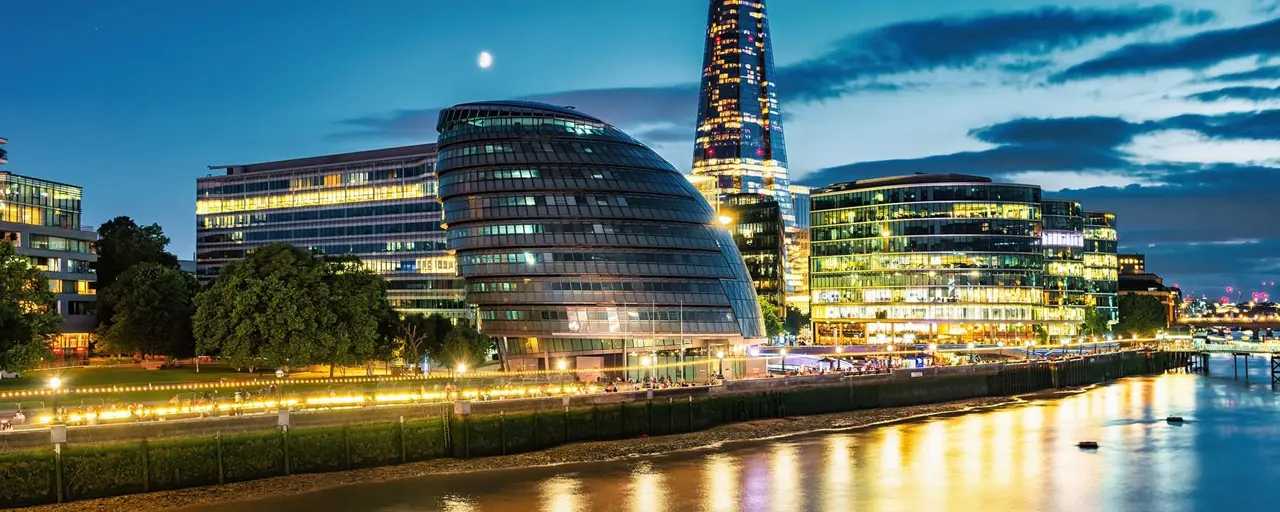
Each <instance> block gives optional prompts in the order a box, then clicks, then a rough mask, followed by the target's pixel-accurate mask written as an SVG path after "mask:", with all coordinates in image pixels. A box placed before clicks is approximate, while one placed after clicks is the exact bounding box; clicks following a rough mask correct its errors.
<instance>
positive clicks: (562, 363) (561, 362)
mask: <svg viewBox="0 0 1280 512" xmlns="http://www.w3.org/2000/svg"><path fill="white" fill-rule="evenodd" d="M568 367H569V362H568V361H565V360H564V359H561V360H559V361H557V362H556V369H557V370H560V387H561V388H564V370H565V368H568Z"/></svg>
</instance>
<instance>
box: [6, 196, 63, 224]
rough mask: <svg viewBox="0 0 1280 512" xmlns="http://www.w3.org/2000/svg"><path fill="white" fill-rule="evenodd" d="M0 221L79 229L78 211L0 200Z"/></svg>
mask: <svg viewBox="0 0 1280 512" xmlns="http://www.w3.org/2000/svg"><path fill="white" fill-rule="evenodd" d="M0 221H4V222H12V223H14V224H26V225H28V226H48V227H55V228H63V229H80V212H78V211H72V210H59V209H57V208H45V207H40V206H24V205H20V204H14V203H9V204H6V203H4V202H0Z"/></svg>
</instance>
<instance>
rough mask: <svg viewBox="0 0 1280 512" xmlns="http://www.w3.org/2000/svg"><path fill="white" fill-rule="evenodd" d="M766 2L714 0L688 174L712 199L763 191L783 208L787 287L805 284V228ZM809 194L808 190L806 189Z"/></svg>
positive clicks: (707, 33)
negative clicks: (784, 127) (796, 193)
mask: <svg viewBox="0 0 1280 512" xmlns="http://www.w3.org/2000/svg"><path fill="white" fill-rule="evenodd" d="M770 39H771V38H770V32H769V21H768V15H767V13H766V10H765V6H764V2H763V0H754V1H753V0H711V2H710V10H709V12H708V15H707V32H706V46H705V51H704V54H703V64H702V83H701V88H700V93H699V102H698V121H697V123H698V125H697V133H696V134H695V141H694V155H693V174H694V175H695V176H699V177H701V176H706V177H709V178H711V179H709V180H708V181H706V182H705V183H703V184H700V185H699V190H700V191H701V192H702V193H703V195H704V197H706V198H707V200H708V201H709V202H712V203H713V205H714V203H715V200H716V199H717V198H718V197H721V196H724V195H726V194H738V193H748V194H764V195H766V196H769V197H771V198H773V200H774V201H776V202H777V203H778V208H779V210H780V211H781V213H782V221H783V228H784V233H785V234H786V243H785V244H784V250H785V251H787V252H788V254H784V255H782V256H781V259H782V260H783V261H787V262H789V263H794V265H788V268H787V273H788V276H787V278H786V281H787V283H788V288H789V289H788V292H790V293H793V294H794V293H795V292H796V291H797V290H799V291H800V292H801V293H803V287H804V286H805V283H807V282H808V278H807V270H808V267H807V265H805V264H804V261H805V260H806V259H807V258H804V257H803V254H805V253H807V252H808V251H807V247H804V245H805V244H806V243H807V232H806V230H805V229H804V228H803V227H802V225H803V222H802V221H801V220H800V213H799V212H798V210H799V208H797V207H796V206H795V198H794V197H793V189H792V186H791V178H790V177H789V175H788V172H787V152H786V144H785V141H784V138H783V130H782V116H781V113H780V111H779V109H778V95H777V84H775V83H774V70H773V49H772V45H771V43H770ZM804 192H807V190H804Z"/></svg>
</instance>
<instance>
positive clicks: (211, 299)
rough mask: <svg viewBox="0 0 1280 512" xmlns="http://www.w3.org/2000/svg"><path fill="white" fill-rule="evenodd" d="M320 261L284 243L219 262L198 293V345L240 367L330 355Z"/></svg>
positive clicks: (330, 322)
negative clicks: (214, 274) (213, 276)
mask: <svg viewBox="0 0 1280 512" xmlns="http://www.w3.org/2000/svg"><path fill="white" fill-rule="evenodd" d="M330 300H331V299H330V298H329V290H328V287H327V286H325V283H324V275H323V273H322V272H321V270H320V268H319V263H318V262H317V261H316V259H315V258H314V257H313V256H312V255H311V254H310V253H308V252H306V251H304V250H301V249H298V248H296V247H293V246H291V245H288V244H280V243H276V244H270V245H267V246H264V247H261V248H259V249H257V250H255V251H253V252H252V253H251V254H250V255H249V257H247V258H245V259H243V260H240V261H237V262H233V263H231V264H230V265H227V266H226V267H224V268H223V269H222V271H221V272H220V273H219V274H218V278H217V279H215V280H214V282H213V285H212V286H211V287H209V288H208V289H207V290H204V291H202V292H200V294H199V295H196V301H195V305H196V314H195V318H194V320H193V327H194V329H193V330H194V333H195V338H196V349H197V350H198V351H199V353H200V354H209V355H214V354H220V355H221V356H222V357H223V358H225V359H226V360H227V361H228V362H229V363H231V364H232V365H233V366H235V367H238V368H248V369H249V370H250V371H253V370H254V369H255V368H272V367H280V366H286V365H306V364H311V363H313V362H317V361H324V362H328V361H330V360H331V356H332V355H333V354H334V350H333V349H332V344H333V343H334V338H333V336H334V335H335V333H329V332H325V331H326V329H331V328H334V326H335V325H336V324H337V323H338V322H337V317H338V316H339V313H338V312H335V311H331V310H330V305H331V304H330Z"/></svg>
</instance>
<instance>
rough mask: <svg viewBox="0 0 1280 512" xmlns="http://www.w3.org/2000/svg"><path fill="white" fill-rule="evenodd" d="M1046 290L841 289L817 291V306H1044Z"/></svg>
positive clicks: (919, 287)
mask: <svg viewBox="0 0 1280 512" xmlns="http://www.w3.org/2000/svg"><path fill="white" fill-rule="evenodd" d="M1044 300H1045V297H1044V290H1041V289H1040V288H1014V287H959V288H957V287H943V286H934V287H927V286H917V287H910V288H857V289H853V288H841V289H835V290H826V289H823V290H814V292H813V303H814V304H831V303H878V302H907V303H911V302H932V303H953V302H966V303H990V304H1044Z"/></svg>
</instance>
